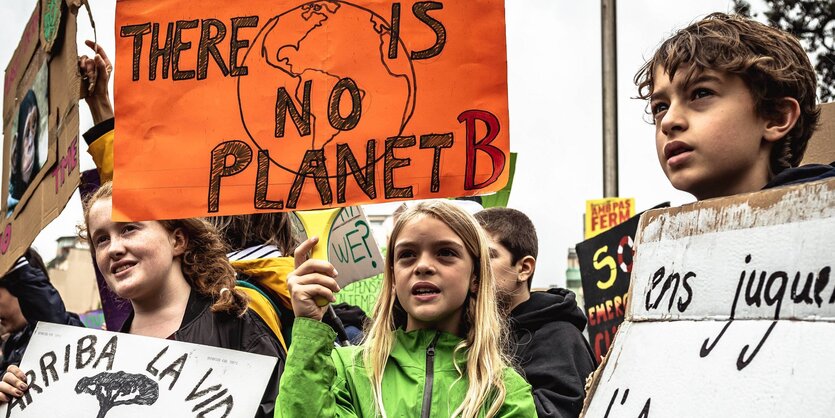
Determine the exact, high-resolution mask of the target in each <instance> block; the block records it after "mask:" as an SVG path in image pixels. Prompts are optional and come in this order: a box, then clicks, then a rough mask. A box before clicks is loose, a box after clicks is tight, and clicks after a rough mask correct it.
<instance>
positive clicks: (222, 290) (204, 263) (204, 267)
mask: <svg viewBox="0 0 835 418" xmlns="http://www.w3.org/2000/svg"><path fill="white" fill-rule="evenodd" d="M112 197H113V185H112V183H110V182H107V183H105V184H102V186H101V187H100V188H99V189H98V190H97V191H96V192H95V193H94V194H93V195H91V196H90V197H89V198H88V199H87V200H86V201H85V202H84V221H85V223H88V222H89V216H90V208H91V207H92V206H93V204H94V203H95V202H97V201H99V200H102V199H110V198H112ZM156 222H159V223H160V224H161V225H162V226H163V228H165V229H166V230H167V231H170V232H173V231H176V230H178V229H179V230H181V231H183V234H184V235H185V236H186V237H187V239H188V244H187V245H186V250H185V252H184V253H183V255H182V256H181V257H182V263H181V265H182V270H183V276H184V277H185V278H186V281H187V282H188V284H189V286H191V288H192V289H193V290H195V291H196V292H197V293H199V294H201V295H204V296H207V297H210V298H211V299H212V301H213V303H212V312H226V313H229V314H231V315H235V316H240V315H243V314H244V312H246V308H247V302H248V300H247V297H246V296H245V295H244V293H243V292H241V291H240V290H237V289H235V283H236V281H235V280H236V279H235V270H234V269H233V268H232V265H231V264H229V260H228V259H227V258H226V251H227V246H226V244H224V242H223V240H222V239H221V238H220V234H218V232H217V229H215V227H214V226H213V225H212V224H211V223H210V222H208V221H207V220H205V219H202V218H190V219H174V220H163V221H156ZM82 233H83V236H84V238H86V239H87V240H88V241H90V235H89V230H88V229H87V228H83V229H82ZM90 251H92V252H93V253H94V254H93V255H94V256H95V246H92V245H91V246H90Z"/></svg>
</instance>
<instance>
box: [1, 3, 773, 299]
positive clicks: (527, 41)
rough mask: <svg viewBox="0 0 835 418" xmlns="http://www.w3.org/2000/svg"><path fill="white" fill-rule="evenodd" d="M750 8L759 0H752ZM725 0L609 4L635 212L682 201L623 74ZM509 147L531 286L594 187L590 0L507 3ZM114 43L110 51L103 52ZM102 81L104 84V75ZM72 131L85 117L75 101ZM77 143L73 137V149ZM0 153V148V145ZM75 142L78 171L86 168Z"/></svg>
mask: <svg viewBox="0 0 835 418" xmlns="http://www.w3.org/2000/svg"><path fill="white" fill-rule="evenodd" d="M36 3H37V2H36V1H35V0H11V1H8V0H7V1H3V2H0V39H2V42H1V43H0V65H2V66H3V67H4V68H5V65H6V64H7V63H8V62H9V60H10V59H11V56H12V53H13V52H14V49H15V47H16V45H17V43H18V41H19V39H20V36H21V34H22V31H23V26H24V24H25V23H26V20H27V19H28V17H29V16H30V14H31V13H32V10H33V9H34V7H35V4H36ZM90 3H91V5H92V11H93V15H94V19H95V22H96V27H97V30H98V34H97V35H98V41H99V43H101V44H102V45H103V46H104V48H105V49H106V50H107V51H108V52H112V51H114V48H115V47H114V37H113V36H114V31H113V27H114V13H115V1H114V0H92V1H90ZM752 3H753V4H754V5H755V10H756V8H757V5H758V4H759V3H758V2H752ZM730 4H731V1H730V0H698V1H688V2H685V1H669V0H621V1H620V2H619V3H618V10H617V12H618V16H617V18H618V23H617V26H618V52H617V54H618V96H619V99H618V107H619V109H618V119H619V122H618V131H619V159H620V195H621V196H624V197H634V198H635V199H636V206H637V209H638V211H641V210H645V209H648V208H650V207H652V206H655V205H656V204H658V203H661V202H664V201H671V202H672V203H673V205H678V204H683V203H688V202H691V201H693V198H692V197H691V196H690V195H688V194H685V193H682V192H678V191H676V190H675V189H673V188H672V187H671V186H670V185H669V183H668V182H667V179H666V178H665V177H664V174H663V172H662V171H661V169H660V166H659V164H658V160H657V158H656V156H655V149H654V139H653V138H654V131H653V127H652V126H651V125H649V124H647V123H646V118H645V114H644V105H645V104H644V103H643V102H642V101H639V100H634V99H631V97H634V96H635V94H636V90H635V87H634V85H633V83H632V78H633V76H634V75H635V72H636V71H637V69H638V68H639V67H640V66H641V65H642V64H643V62H644V60H645V59H646V58H647V57H649V56H650V55H651V54H652V52H653V51H654V50H655V48H656V47H657V46H658V45H659V44H660V43H661V42H662V41H663V40H664V39H665V38H666V37H668V36H669V35H670V34H671V33H672V32H673V31H674V30H675V29H678V28H681V27H683V26H686V25H687V24H689V23H690V22H692V21H694V20H696V19H698V18H700V17H703V16H705V15H706V14H708V13H710V12H714V11H723V12H727V11H728V10H729V9H730ZM506 22H507V52H508V60H507V61H508V78H509V79H508V85H509V100H510V138H511V140H510V143H511V151H513V152H517V153H518V154H519V155H518V160H517V163H516V164H517V168H516V178H515V180H514V183H513V191H512V193H511V197H510V203H509V206H511V207H514V208H516V209H519V210H522V211H523V212H525V213H527V214H528V215H529V216H530V217H531V218H532V219H533V221H534V224H535V225H536V227H537V230H538V235H539V243H540V248H539V258H538V265H537V274H536V276H535V281H534V283H533V285H534V287H547V286H548V285H551V284H558V285H564V284H565V274H564V272H565V261H566V255H567V252H568V248H569V247H572V246H574V245H575V244H576V243H577V242H579V241H581V240H582V236H583V224H582V214H583V211H584V208H585V201H586V200H587V199H597V198H601V197H602V195H603V187H602V162H601V160H602V146H601V140H602V139H601V138H602V128H601V123H602V122H601V120H602V110H601V84H600V83H601V81H600V79H601V77H600V74H601V65H600V56H601V53H600V5H599V2H595V1H576V0H508V1H507V2H506ZM78 26H79V33H78V44H79V51H80V52H81V53H84V51H85V50H86V46H84V45H83V40H84V39H92V29H91V27H90V22H89V19H88V18H87V14H86V12H85V11H84V9H82V10H81V11H80V12H79V18H78ZM113 55H114V54H112V53H111V57H112V56H113ZM111 88H112V86H111ZM80 109H81V127H80V129H81V131H82V132H83V131H85V130H86V129H88V128H89V127H90V126H92V119H91V118H90V115H89V112H88V110H87V108H86V106H85V105H83V104H82V105H81V106H80ZM85 149H86V146H84V145H83V144H82V151H84V150H85ZM0 152H2V150H0ZM93 167H94V165H93V162H92V160H91V159H90V158H89V157H88V156H87V154H86V153H82V154H81V168H82V170H86V169H90V168H93ZM80 221H81V210H80V203H79V200H78V197H77V194H76V196H75V197H74V198H73V200H71V201H70V203H69V204H68V205H67V208H66V210H65V211H64V213H62V215H61V216H60V217H59V218H58V219H56V220H55V221H54V222H53V223H52V224H51V225H50V226H48V227H47V228H46V229H45V230H44V231H43V232H42V233H41V235H40V236H39V237H38V239H37V240H36V241H35V247H36V248H37V249H38V250H39V251H41V253H42V254H43V255H44V258H45V259H47V260H49V259H51V258H52V257H54V254H55V239H56V238H57V237H59V236H62V235H72V234H74V233H75V225H77V224H78V223H79V222H80Z"/></svg>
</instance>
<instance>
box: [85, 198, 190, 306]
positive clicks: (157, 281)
mask: <svg viewBox="0 0 835 418" xmlns="http://www.w3.org/2000/svg"><path fill="white" fill-rule="evenodd" d="M112 202H113V201H112V200H111V199H110V198H105V199H101V200H97V201H96V202H94V203H93V205H92V206H91V207H90V211H89V214H88V216H87V229H88V231H89V233H90V240H91V242H90V245H92V246H93V249H94V252H95V255H96V265H97V266H98V268H99V271H101V274H102V276H104V279H105V281H106V282H107V285H108V286H109V287H110V288H111V289H112V290H113V291H114V292H115V293H116V294H117V295H119V297H122V298H125V299H130V300H140V301H141V300H147V298H154V297H156V296H157V293H158V292H159V291H161V289H164V288H165V284H166V282H168V279H169V277H172V274H173V273H174V272H175V271H176V270H177V269H180V263H179V261H178V260H177V259H176V257H178V256H180V255H182V254H183V252H184V251H185V244H186V242H185V239H184V236H183V234H182V232H180V231H179V230H178V231H175V232H169V231H168V230H166V229H165V228H164V227H163V226H162V224H160V223H159V222H156V221H147V222H113V221H112V220H111V215H112Z"/></svg>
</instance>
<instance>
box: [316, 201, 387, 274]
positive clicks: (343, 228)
mask: <svg viewBox="0 0 835 418" xmlns="http://www.w3.org/2000/svg"><path fill="white" fill-rule="evenodd" d="M328 260H329V261H330V262H331V264H333V266H334V268H336V271H338V272H339V276H338V277H337V281H338V282H339V285H340V286H341V287H344V286H347V285H348V284H350V283H353V282H355V281H357V280H362V279H365V278H368V277H372V276H376V275H377V274H380V273H382V272H383V256H382V254H380V247H378V246H377V242H376V241H375V240H374V233H373V232H372V231H371V225H370V224H369V222H368V218H366V217H365V213H364V212H363V210H362V208H361V207H359V206H348V207H345V208H342V209H341V210H340V211H339V215H337V217H336V219H334V221H333V225H331V230H330V233H329V234H328Z"/></svg>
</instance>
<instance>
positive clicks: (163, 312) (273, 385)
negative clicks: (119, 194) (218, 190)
mask: <svg viewBox="0 0 835 418" xmlns="http://www.w3.org/2000/svg"><path fill="white" fill-rule="evenodd" d="M112 206H113V187H112V185H111V183H109V182H108V183H105V184H103V185H102V186H101V188H99V189H98V190H97V191H96V192H95V193H94V194H93V195H92V196H91V197H90V198H89V199H88V200H87V201H86V202H85V205H84V218H85V221H86V228H85V230H86V235H87V238H88V240H89V242H90V249H91V251H92V252H93V256H94V258H95V261H96V267H97V268H98V269H99V271H100V272H101V274H102V275H103V276H104V279H105V281H106V282H107V286H108V287H109V288H110V289H111V290H113V292H114V293H116V295H118V296H119V297H121V298H124V299H127V300H128V301H130V304H131V306H132V307H133V312H132V313H131V315H130V316H129V317H128V319H127V320H126V321H125V323H124V325H123V326H122V328H121V330H120V331H121V332H126V333H130V334H137V335H144V336H149V337H158V338H168V339H173V340H178V341H185V342H190V343H196V344H204V345H210V346H215V347H221V348H228V349H233V350H240V351H246V352H250V353H257V354H263V355H268V356H272V357H277V358H278V362H277V364H276V368H275V370H274V371H273V376H272V378H271V379H270V384H269V385H268V387H267V388H266V391H265V393H264V395H263V397H262V399H261V406H260V408H259V411H258V414H257V415H256V416H257V417H271V416H273V409H274V404H275V398H276V396H277V391H278V379H279V376H280V374H281V370H282V369H283V366H284V350H283V349H282V347H281V345H280V344H279V342H278V339H277V338H276V336H275V334H274V333H273V332H272V331H271V330H270V329H269V328H268V327H267V325H266V324H265V323H264V322H263V320H262V319H261V318H260V317H259V316H258V315H257V314H255V313H254V312H253V311H251V310H247V298H246V296H244V294H243V293H242V292H241V291H240V290H238V289H236V288H235V271H234V270H233V269H232V266H231V265H230V264H229V261H228V260H227V258H226V246H225V245H224V243H223V241H222V240H221V238H220V236H219V235H218V233H217V230H216V229H215V228H214V227H213V226H212V225H211V224H210V223H209V222H207V221H206V220H204V219H199V218H192V219H178V220H164V221H144V222H114V221H113V220H111V219H112V210H113V208H112ZM3 381H4V382H5V383H6V384H0V392H2V393H6V394H8V395H11V396H19V395H18V394H22V393H21V392H20V391H19V390H18V391H15V390H16V389H15V388H13V386H15V387H17V388H22V386H20V384H24V387H25V383H24V382H25V375H24V374H23V373H22V372H20V369H18V368H12V367H11V366H10V368H9V370H8V371H7V373H6V374H5V375H4V377H3Z"/></svg>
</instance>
